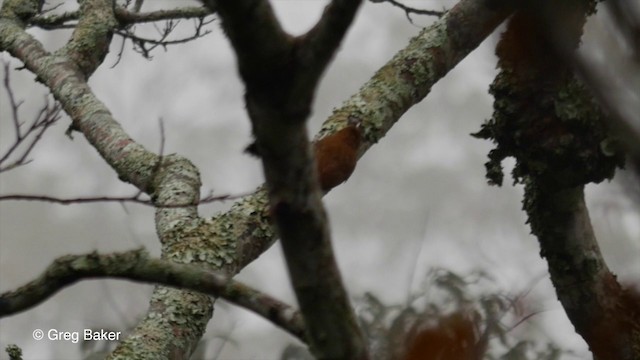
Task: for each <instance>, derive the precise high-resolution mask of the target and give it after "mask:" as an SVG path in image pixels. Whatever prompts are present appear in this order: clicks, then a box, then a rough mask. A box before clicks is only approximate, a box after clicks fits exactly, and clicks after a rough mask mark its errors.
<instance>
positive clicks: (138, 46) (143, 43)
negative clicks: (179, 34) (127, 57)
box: [115, 18, 213, 59]
mask: <svg viewBox="0 0 640 360" xmlns="http://www.w3.org/2000/svg"><path fill="white" fill-rule="evenodd" d="M211 22H213V20H209V21H205V19H204V18H198V19H195V26H194V34H193V35H191V36H188V37H185V38H180V39H176V40H168V38H169V35H171V33H172V32H173V31H174V30H175V29H176V27H177V25H178V23H179V22H177V21H175V22H174V20H168V21H167V22H166V23H165V25H164V27H163V28H162V29H161V28H159V27H157V26H156V25H155V24H154V27H155V28H156V30H157V31H158V34H159V35H160V38H159V39H150V38H144V37H140V36H137V35H135V34H134V33H133V31H131V29H130V28H125V29H124V30H117V31H115V34H117V35H120V36H121V37H122V38H124V39H129V40H131V41H132V42H133V45H134V47H133V48H134V50H135V51H136V52H138V53H140V54H141V55H142V56H144V57H145V58H147V59H150V58H151V51H153V50H154V49H156V48H157V47H162V48H166V47H167V46H169V45H177V44H184V43H187V42H189V41H192V40H195V39H199V38H201V37H204V36H206V35H208V34H209V33H211V30H203V29H204V27H205V26H206V25H208V24H210V23H211Z"/></svg>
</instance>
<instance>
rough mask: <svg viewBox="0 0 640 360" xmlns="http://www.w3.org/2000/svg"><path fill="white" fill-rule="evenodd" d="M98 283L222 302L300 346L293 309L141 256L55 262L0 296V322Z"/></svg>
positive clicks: (197, 271)
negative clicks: (127, 283) (124, 283)
mask: <svg viewBox="0 0 640 360" xmlns="http://www.w3.org/2000/svg"><path fill="white" fill-rule="evenodd" d="M98 278H115V279H125V280H132V281H138V282H143V283H152V284H162V285H166V286H171V287H176V288H181V289H188V290H194V291H198V292H201V293H203V294H207V295H211V296H214V297H221V298H223V299H225V300H227V301H229V302H230V303H232V304H235V305H238V306H240V307H243V308H245V309H247V310H250V311H252V312H254V313H256V314H258V315H260V316H262V317H264V318H265V319H267V320H269V321H271V322H273V323H274V324H275V325H277V326H279V327H280V328H282V329H283V330H285V331H287V332H289V333H290V334H291V335H293V336H295V337H297V338H299V339H300V340H303V341H304V325H303V324H302V317H301V316H300V314H299V313H298V312H297V311H296V310H295V309H293V308H292V307H291V306H289V305H287V304H285V303H283V302H281V301H279V300H276V299H274V298H272V297H270V296H268V295H266V294H264V293H262V292H260V291H257V290H255V289H252V288H250V287H248V286H246V285H244V284H242V283H240V282H237V281H234V280H231V279H230V278H228V277H227V276H224V275H221V274H217V273H214V272H211V271H207V270H203V269H202V268H199V267H195V266H193V265H183V264H176V263H172V262H169V261H165V260H159V259H152V258H149V255H148V253H147V252H146V251H144V250H135V251H129V252H124V253H113V254H109V255H99V254H97V253H91V254H87V255H68V256H64V257H61V258H58V259H56V260H55V261H54V262H53V263H52V264H51V265H49V267H48V268H47V269H46V270H45V272H44V273H43V274H42V275H40V276H39V277H38V278H37V279H35V280H33V281H31V282H29V283H28V284H26V285H24V286H22V287H20V288H18V289H16V290H14V291H9V292H5V293H4V294H1V295H0V318H2V317H6V316H9V315H14V314H16V313H18V312H22V311H25V310H28V309H30V308H32V307H34V306H36V305H38V304H40V303H42V302H43V301H45V300H46V299H48V298H50V297H51V296H53V295H54V294H55V293H57V292H58V291H60V290H62V289H63V288H65V287H67V286H70V285H72V284H74V283H76V282H78V281H81V280H88V279H98Z"/></svg>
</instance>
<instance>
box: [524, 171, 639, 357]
mask: <svg viewBox="0 0 640 360" xmlns="http://www.w3.org/2000/svg"><path fill="white" fill-rule="evenodd" d="M527 196H528V198H529V199H530V200H529V202H528V203H527V213H528V214H529V219H530V223H531V228H532V230H533V233H534V234H535V235H536V236H537V237H538V240H539V241H540V247H541V254H542V256H544V257H545V258H546V259H547V262H548V263H549V273H550V274H551V280H552V282H553V285H554V287H555V289H556V293H557V295H558V299H559V300H560V302H561V303H562V306H563V307H564V310H565V311H566V312H567V315H568V317H569V319H570V320H571V323H572V324H573V325H574V326H575V328H576V331H577V332H578V333H579V334H580V335H582V337H583V338H584V339H585V341H586V342H587V344H588V345H589V348H590V349H591V351H592V352H593V354H594V356H595V358H597V359H620V360H632V359H637V358H638V354H639V352H638V349H637V348H636V349H635V350H634V349H633V346H634V345H633V344H634V343H635V344H637V341H638V340H637V339H638V336H640V313H638V310H639V305H638V304H637V303H635V304H634V301H630V300H631V299H632V298H630V297H629V294H627V293H626V291H625V290H624V289H623V288H622V287H621V286H620V284H619V283H618V281H617V280H616V277H615V275H613V274H612V273H611V271H610V270H609V268H608V267H607V264H606V262H605V260H604V258H603V257H602V253H601V252H600V248H599V246H598V242H597V240H596V237H595V234H594V232H593V228H592V226H591V221H590V219H589V213H588V211H587V207H586V205H585V202H584V189H583V187H582V186H580V187H576V188H568V189H556V190H554V189H551V188H549V187H546V186H541V185H540V184H537V183H532V184H531V185H529V186H527Z"/></svg>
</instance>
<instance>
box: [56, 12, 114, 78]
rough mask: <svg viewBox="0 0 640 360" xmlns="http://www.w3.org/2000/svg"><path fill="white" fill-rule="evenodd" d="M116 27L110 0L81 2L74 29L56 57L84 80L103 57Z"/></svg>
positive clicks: (107, 50) (100, 62)
mask: <svg viewBox="0 0 640 360" xmlns="http://www.w3.org/2000/svg"><path fill="white" fill-rule="evenodd" d="M117 26H118V22H117V20H116V18H115V15H114V13H113V1H112V0H85V1H82V2H80V19H79V21H78V25H76V27H75V29H74V31H73V34H72V35H71V39H70V40H69V42H68V43H67V45H65V46H64V47H63V48H62V49H60V50H59V53H60V54H61V55H62V56H64V57H65V58H68V59H69V60H71V61H72V62H73V63H74V64H75V65H76V66H77V67H78V68H79V69H80V71H81V72H82V73H83V74H84V76H85V78H87V79H88V78H89V77H90V76H91V74H93V72H94V71H95V70H96V69H97V68H98V66H100V64H102V61H103V60H104V58H105V56H107V53H108V52H109V45H110V44H111V38H112V36H113V31H114V30H115V29H116V27H117Z"/></svg>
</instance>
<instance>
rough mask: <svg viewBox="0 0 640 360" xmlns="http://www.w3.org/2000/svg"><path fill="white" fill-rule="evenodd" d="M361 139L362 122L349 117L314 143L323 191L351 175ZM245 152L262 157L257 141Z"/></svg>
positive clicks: (356, 160)
mask: <svg viewBox="0 0 640 360" xmlns="http://www.w3.org/2000/svg"><path fill="white" fill-rule="evenodd" d="M361 141H362V130H361V126H360V123H359V122H357V121H356V120H352V119H349V121H348V125H347V126H346V127H344V128H342V129H340V130H338V131H336V132H335V133H333V134H330V135H327V136H325V137H323V138H322V139H320V140H318V141H317V142H316V143H315V144H314V155H315V159H316V169H317V172H318V179H319V181H320V187H321V188H322V191H323V192H327V191H329V190H331V189H333V188H334V187H336V186H338V185H340V184H341V183H343V182H345V181H347V179H348V178H349V176H351V173H353V170H354V169H355V167H356V163H357V162H358V149H359V147H360V143H361ZM245 152H247V153H249V154H251V155H254V156H257V157H260V153H259V151H258V148H257V144H256V143H255V142H254V143H252V144H251V145H249V146H248V147H247V148H246V149H245Z"/></svg>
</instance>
